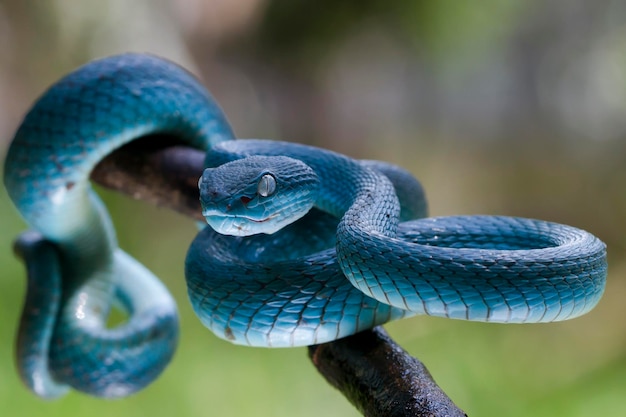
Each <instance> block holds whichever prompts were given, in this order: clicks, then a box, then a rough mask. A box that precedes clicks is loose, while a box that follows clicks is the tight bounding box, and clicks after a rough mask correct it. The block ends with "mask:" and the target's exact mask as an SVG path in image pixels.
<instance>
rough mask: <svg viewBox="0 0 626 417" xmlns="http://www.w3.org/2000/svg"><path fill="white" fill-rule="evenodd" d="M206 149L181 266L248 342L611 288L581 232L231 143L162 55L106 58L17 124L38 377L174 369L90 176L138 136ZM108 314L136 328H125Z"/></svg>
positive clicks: (53, 393)
mask: <svg viewBox="0 0 626 417" xmlns="http://www.w3.org/2000/svg"><path fill="white" fill-rule="evenodd" d="M155 135H168V136H169V137H173V138H176V141H177V142H178V143H182V144H185V145H187V146H190V147H194V148H197V149H200V150H203V151H205V152H206V161H205V166H206V170H205V172H204V173H203V174H202V177H201V178H200V180H199V187H200V196H201V204H202V209H203V214H204V215H205V217H206V219H207V222H208V224H209V226H208V227H204V228H203V229H202V230H201V231H200V232H199V234H198V235H197V237H196V238H195V240H194V242H193V243H192V245H191V247H190V248H189V251H188V254H187V259H186V265H185V276H186V280H187V285H188V292H189V298H190V300H191V303H192V306H193V308H194V310H195V312H196V313H197V315H198V316H199V318H200V320H201V321H202V323H203V324H204V325H205V326H207V327H208V328H209V329H211V330H212V331H213V332H214V333H215V334H216V335H217V336H219V337H221V338H224V339H227V340H229V341H231V342H234V343H238V344H246V345H251V346H268V347H287V346H302V345H310V344H317V343H323V342H327V341H331V340H334V339H337V338H341V337H344V336H347V335H350V334H354V333H356V332H358V331H361V330H364V329H368V328H371V327H373V326H375V325H378V324H382V323H386V322H388V321H390V320H394V319H398V318H402V317H407V316H410V315H414V314H428V315H433V316H441V317H449V318H456V319H465V320H476V321H487V322H511V323H530V322H547V321H555V320H565V319H569V318H573V317H576V316H579V315H581V314H584V313H586V312H587V311H589V310H590V309H591V308H593V307H594V306H595V305H596V304H597V302H598V300H599V299H600V297H601V295H602V293H603V291H604V285H605V280H606V268H607V267H606V250H605V245H604V244H603V243H602V242H601V241H600V240H598V239H597V238H596V237H594V236H593V235H591V234H589V233H587V232H585V231H582V230H580V229H576V228H573V227H569V226H565V225H560V224H555V223H550V222H544V221H539V220H531V219H523V218H514V217H502V216H451V217H438V218H437V217H435V218H427V217H426V200H425V198H424V193H423V190H422V188H421V185H420V183H419V182H418V181H417V180H416V179H414V178H413V177H412V176H411V175H410V174H409V173H408V172H406V171H404V170H403V169H401V168H399V167H396V166H394V165H391V164H387V163H383V162H376V161H357V160H354V159H351V158H349V157H347V156H344V155H340V154H338V153H335V152H331V151H328V150H323V149H319V148H314V147H311V146H305V145H300V144H294V143H286V142H279V141H266V140H252V139H250V140H235V136H234V134H233V132H232V130H231V127H230V125H229V124H228V122H227V120H226V117H225V116H224V114H223V113H222V111H221V110H220V108H219V107H218V106H217V105H216V103H215V101H214V100H213V98H212V97H211V96H210V95H209V93H208V92H207V91H206V90H205V89H204V87H203V86H202V85H201V84H200V83H199V82H198V81H197V80H196V78H194V77H193V76H192V75H191V74H189V73H188V72H186V71H185V70H184V69H182V68H181V67H179V66H177V65H175V64H173V63H171V62H169V61H166V60H163V59H161V58H157V57H154V56H150V55H142V54H125V55H119V56H113V57H108V58H104V59H100V60H97V61H93V62H91V63H88V64H87V65H85V66H83V67H81V68H79V69H77V70H76V71H74V72H72V73H70V74H69V75H67V76H66V77H64V78H62V79H61V80H60V81H58V82H57V83H55V84H54V85H53V86H52V87H51V88H50V89H49V90H48V91H46V92H45V93H44V94H43V95H42V96H41V97H40V98H39V99H38V100H37V101H36V102H35V104H34V105H33V107H32V109H31V110H30V111H29V112H28V114H27V115H26V116H25V118H24V120H23V122H22V124H21V125H20V127H19V128H18V130H17V133H16V134H15V137H14V139H13V141H12V142H11V145H10V147H9V150H8V153H7V155H6V160H5V164H4V184H5V187H6V189H7V192H8V194H9V196H10V198H11V200H12V201H13V203H14V205H15V206H16V208H17V209H18V211H19V212H20V214H21V215H22V217H23V218H24V220H25V221H26V223H27V224H28V225H29V227H30V229H31V230H29V231H27V232H24V233H23V234H22V235H21V236H20V237H19V238H18V239H17V241H16V244H15V248H16V253H17V254H18V255H19V256H20V257H21V258H22V259H23V260H24V262H25V264H26V268H27V274H28V289H27V295H26V301H25V305H24V310H23V313H22V318H21V321H20V327H19V331H18V340H17V354H16V356H17V364H18V370H19V373H20V375H21V377H22V379H23V380H24V382H25V383H26V385H27V386H28V387H29V388H30V389H31V390H33V391H34V392H35V393H36V394H38V395H40V396H42V397H49V398H52V397H57V396H59V395H61V394H63V393H65V392H66V391H67V390H68V389H70V388H73V389H76V390H79V391H82V392H85V393H88V394H92V395H96V396H102V397H122V396H126V395H129V394H131V393H133V392H136V391H137V390H139V389H141V388H143V387H145V386H146V385H147V384H149V383H150V382H151V381H152V380H154V379H155V378H156V377H157V376H158V375H159V374H160V372H161V371H162V370H163V369H164V367H165V366H166V365H167V363H168V362H169V360H170V358H171V357H172V355H173V352H174V350H175V347H176V343H177V340H178V317H177V310H176V305H175V303H174V301H173V300H172V298H171V296H170V295H169V293H168V291H167V289H166V288H165V287H164V286H163V285H162V284H161V283H160V281H159V280H158V279H157V278H156V277H155V276H154V275H152V274H151V273H150V271H148V270H147V269H146V268H145V267H143V266H142V265H140V264H139V263H138V262H137V261H135V260H134V259H133V258H132V257H130V256H129V255H127V254H126V253H124V252H123V251H122V250H121V249H120V248H118V245H117V242H116V237H115V231H114V229H113V226H112V223H111V220H110V218H109V216H108V214H107V212H106V209H105V208H104V206H103V204H102V203H101V201H100V200H99V198H98V197H97V196H96V195H95V193H94V192H93V191H92V190H91V188H90V185H89V175H90V172H91V170H92V169H93V168H94V166H95V165H96V164H97V163H98V162H99V161H101V160H102V159H103V158H104V157H105V156H106V155H108V154H109V153H110V152H112V151H113V150H115V149H117V148H119V147H121V146H123V145H124V144H127V143H129V142H131V141H133V140H136V139H138V138H144V140H149V138H150V137H153V136H155ZM112 308H119V309H121V310H123V311H125V312H126V313H127V314H128V320H127V321H125V322H124V323H122V324H119V325H117V326H115V327H112V328H110V327H109V326H107V317H108V315H109V313H110V311H111V309H112Z"/></svg>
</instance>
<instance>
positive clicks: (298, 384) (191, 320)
mask: <svg viewBox="0 0 626 417" xmlns="http://www.w3.org/2000/svg"><path fill="white" fill-rule="evenodd" d="M125 51H138V52H151V53H155V54H158V55H161V56H164V57H167V58H170V59H172V60H175V61H176V62H178V63H180V64H182V65H184V66H185V67H187V68H189V69H190V70H191V71H193V72H194V73H195V74H197V75H198V76H199V77H201V79H202V80H203V81H204V82H205V83H206V85H207V86H208V88H209V89H210V90H211V91H212V93H213V94H214V96H215V97H216V98H217V99H218V101H219V102H220V103H221V105H222V107H223V108H224V110H225V112H226V114H227V115H228V116H229V118H230V120H231V122H232V124H233V126H234V128H235V131H236V132H237V134H238V136H239V137H242V138H246V137H259V138H271V139H280V140H287V141H294V142H301V143H309V144H314V145H319V146H324V147H327V148H330V149H333V150H336V151H339V152H343V153H346V154H349V155H351V156H353V157H358V158H376V159H383V160H386V161H389V162H393V163H396V164H399V165H402V166H404V167H406V168H407V169H409V170H410V171H412V172H413V173H414V174H415V175H416V176H417V177H418V178H420V179H421V180H422V182H423V184H424V186H425V188H426V190H427V193H428V196H429V201H430V208H431V214H432V215H437V216H439V215H451V214H478V213H481V214H502V215H515V216H525V217H536V218H541V219H545V220H551V221H556V222H560V223H566V224H571V225H573V226H577V227H580V228H584V229H587V230H589V231H591V232H592V233H594V234H596V235H597V236H599V237H600V238H601V239H603V240H604V241H605V242H606V243H607V245H608V248H609V265H610V268H609V277H608V284H607V289H606V294H605V296H604V298H603V300H602V301H601V303H600V304H599V306H598V307H597V308H596V309H595V310H594V311H593V312H591V313H590V314H588V315H587V316H584V317H582V318H579V319H576V320H573V321H569V322H564V323H554V324H545V325H485V324H479V323H466V322H460V321H453V320H444V319H435V318H430V317H417V318H413V319H408V320H404V321H401V322H396V323H391V324H389V325H387V326H386V327H387V329H388V331H389V332H390V333H391V335H392V336H393V337H394V338H395V340H396V341H398V342H399V343H400V344H401V345H402V346H403V347H404V348H406V349H407V350H408V351H409V352H410V353H411V354H413V355H415V356H417V357H418V358H420V359H421V360H422V361H423V362H424V363H425V364H426V365H427V366H428V367H429V369H430V370H431V372H432V373H433V375H434V377H435V379H436V381H437V382H438V383H439V384H440V385H441V386H442V388H443V389H444V390H445V391H446V392H447V393H448V394H449V395H450V396H451V398H452V399H453V400H454V401H455V402H456V403H457V404H458V405H459V406H460V407H461V408H463V409H464V410H465V411H466V412H468V413H469V415H473V416H505V415H506V416H528V415H533V416H564V415H567V416H591V415H593V416H624V415H626V320H625V317H626V301H625V300H626V263H625V262H624V254H625V253H626V239H625V238H624V235H625V234H626V192H624V188H625V185H626V164H625V162H626V3H625V2H622V1H619V0H614V1H611V0H595V1H593V2H591V1H585V0H546V1H542V0H524V1H521V0H520V1H509V0H502V1H500V0H484V1H481V2H463V1H454V0H438V1H426V0H405V1H395V2H388V1H386V0H344V1H341V2H337V1H333V0H299V1H287V0H134V1H132V2H130V1H124V0H107V1H95V0H82V1H77V0H49V1H39V0H0V155H2V154H4V152H5V150H6V147H7V146H8V143H9V141H10V140H11V137H12V135H13V133H14V131H15V129H16V128H17V126H18V124H19V123H20V120H21V117H22V116H23V115H24V113H25V112H26V111H27V109H28V108H29V106H30V105H31V104H32V102H33V101H34V100H35V99H36V97H37V96H38V95H39V94H41V92H42V91H43V90H44V89H45V88H46V87H47V86H49V85H50V84H51V83H53V82H54V81H55V80H57V79H58V78H59V77H61V76H62V75H63V74H65V73H67V72H68V71H70V70H72V69H74V68H75V67H77V66H78V65H81V64H83V63H85V62H86V61H88V60H90V59H93V58H96V57H101V56H104V55H110V54H115V53H120V52H125ZM102 195H103V196H104V198H105V200H106V202H107V204H108V205H109V207H110V210H111V212H112V214H113V216H114V220H115V223H116V226H117V230H118V233H119V240H120V243H121V246H122V247H123V248H124V249H126V250H127V251H128V252H130V253H131V254H133V255H134V256H136V257H137V258H138V259H139V260H140V261H142V262H143V263H144V264H146V265H147V266H148V267H149V268H151V269H152V270H153V271H154V272H156V274H157V275H158V276H160V277H162V278H163V280H164V281H165V282H166V284H167V285H168V287H169V288H170V289H171V291H172V292H173V293H174V295H175V297H176V299H177V300H178V303H179V306H180V311H181V316H182V317H181V322H182V340H181V343H180V347H179V350H178V353H177V355H176V357H175V359H174V360H173V362H172V364H171V365H170V367H169V368H168V369H167V370H166V372H165V373H164V374H163V375H162V376H161V377H160V378H159V379H158V381H157V382H155V383H154V384H153V385H151V386H150V387H149V388H147V389H146V390H145V391H143V392H141V393H139V394H137V395H135V396H132V397H130V398H128V399H123V400H116V401H104V400H98V399H93V398H89V397H86V396H84V395H81V394H77V393H71V394H69V395H68V396H66V397H64V398H62V399H60V400H56V401H52V402H46V401H43V400H40V399H38V398H36V397H34V396H33V395H31V394H30V393H29V392H28V391H27V390H26V389H25V388H24V387H23V386H22V384H21V383H20V381H19V380H18V378H17V376H16V372H15V369H14V364H13V338H14V334H15V330H16V325H17V320H18V315H19V311H20V308H21V303H22V297H23V295H24V290H25V280H24V270H23V267H22V265H21V264H20V263H19V262H18V261H17V260H16V259H15V257H14V256H13V254H12V251H11V242H12V240H13V238H14V237H15V236H16V235H17V234H18V233H19V232H20V231H21V230H23V229H24V228H25V225H24V224H23V222H22V221H21V220H20V218H19V216H18V215H17V213H16V212H15V210H14V209H13V207H12V206H11V205H10V203H9V201H8V198H7V196H6V193H5V191H4V190H0V270H1V271H2V279H0V415H2V416H26V415H28V416H32V417H36V416H48V417H53V416H64V417H66V416H74V415H85V416H100V415H102V416H105V415H106V416H111V415H115V416H118V417H125V416H138V415H152V416H155V417H156V416H171V415H177V416H188V417H196V416H198V417H200V416H211V415H223V416H244V415H255V416H265V415H267V416H320V415H323V416H327V417H331V416H357V415H358V413H357V412H356V411H355V410H354V408H353V407H352V406H351V405H350V404H349V403H347V401H346V400H345V399H344V398H343V397H342V396H341V395H340V394H339V393H337V392H336V391H334V389H333V388H331V387H330V386H329V385H327V384H326V382H325V381H324V380H323V379H322V377H321V376H319V375H318V374H317V373H316V371H315V369H314V368H313V366H312V365H311V364H310V363H309V361H308V360H307V357H306V350H305V349H304V348H302V349H287V350H269V349H252V348H243V347H236V346H232V345H230V344H228V343H226V342H224V341H221V340H219V339H217V338H216V337H214V336H213V335H212V334H210V332H209V331H207V330H205V329H204V328H203V327H202V326H201V324H200V323H199V321H198V320H197V319H196V318H195V316H194V315H193V313H192V311H191V309H190V306H189V303H188V301H187V297H186V289H185V283H184V278H183V259H184V256H185V251H186V247H187V245H188V244H189V242H190V241H191V239H192V237H193V236H194V234H195V232H196V230H195V225H194V224H193V223H192V222H190V221H189V220H187V219H184V218H182V217H181V216H179V215H177V214H172V213H170V212H168V211H166V210H164V209H159V208H154V207H150V206H148V205H146V204H143V203H140V202H134V201H130V200H128V199H126V198H124V197H120V196H117V195H114V194H112V193H109V192H104V191H103V192H102Z"/></svg>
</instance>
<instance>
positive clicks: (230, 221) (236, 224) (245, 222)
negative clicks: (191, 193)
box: [202, 210, 282, 236]
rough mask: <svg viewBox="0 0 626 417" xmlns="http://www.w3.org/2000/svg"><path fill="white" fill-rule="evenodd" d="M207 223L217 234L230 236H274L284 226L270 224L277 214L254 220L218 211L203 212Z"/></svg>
mask: <svg viewBox="0 0 626 417" xmlns="http://www.w3.org/2000/svg"><path fill="white" fill-rule="evenodd" d="M202 214H203V216H204V218H205V219H206V222H207V223H208V224H209V226H211V227H212V228H213V230H215V231H216V232H218V233H220V234H223V235H230V236H251V235H257V234H261V233H265V234H272V233H274V232H276V231H277V230H278V229H280V228H281V227H282V226H280V225H279V224H276V223H275V222H270V220H272V219H273V218H275V217H276V214H274V215H270V216H267V217H263V218H254V217H250V216H245V215H241V214H226V213H224V212H221V211H217V210H205V211H203V212H202Z"/></svg>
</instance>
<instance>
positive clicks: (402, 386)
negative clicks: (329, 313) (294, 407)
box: [309, 327, 466, 417]
mask: <svg viewBox="0 0 626 417" xmlns="http://www.w3.org/2000/svg"><path fill="white" fill-rule="evenodd" d="M309 357H310V358H311V360H312V361H313V364H314V365H315V367H316V368H317V370H318V371H319V372H320V373H321V374H322V375H324V377H325V378H326V380H327V381H328V382H329V383H330V384H331V385H333V386H334V387H335V388H337V389H338V390H339V391H341V392H342V393H343V395H344V396H345V397H346V398H347V399H348V400H350V402H351V403H352V404H353V405H354V406H355V407H356V408H357V409H359V411H361V412H362V413H363V415H365V416H366V417H369V416H419V417H426V416H428V417H432V416H466V414H465V413H464V412H463V411H461V410H460V409H459V408H458V407H457V406H456V405H454V403H453V402H452V400H450V398H448V396H447V395H446V394H445V393H444V392H443V391H442V390H441V388H439V387H438V386H437V384H436V383H435V381H434V380H433V378H432V376H431V375H430V373H429V372H428V369H426V367H425V366H424V364H423V363H422V362H420V361H419V360H417V359H415V358H414V357H412V356H411V355H409V354H408V353H407V352H406V351H404V350H403V349H402V348H401V347H400V346H398V344H397V343H395V342H394V341H393V340H392V339H391V338H390V337H389V335H388V334H387V332H385V331H384V330H383V328H382V327H376V328H374V329H373V330H370V331H366V332H361V333H358V334H355V335H354V336H350V337H346V338H344V339H340V340H336V341H334V342H332V343H325V344H323V345H316V346H310V347H309Z"/></svg>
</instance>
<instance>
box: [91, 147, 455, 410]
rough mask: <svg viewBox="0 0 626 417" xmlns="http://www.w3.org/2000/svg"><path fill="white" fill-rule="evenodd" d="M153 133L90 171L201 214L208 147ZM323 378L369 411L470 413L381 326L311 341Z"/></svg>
mask: <svg viewBox="0 0 626 417" xmlns="http://www.w3.org/2000/svg"><path fill="white" fill-rule="evenodd" d="M173 143H175V141H174V140H173V138H169V137H164V136H161V137H151V138H150V140H138V141H135V142H132V143H131V144H129V145H126V146H124V147H122V148H120V149H118V150H117V151H115V152H114V153H112V154H111V155H109V156H108V157H106V158H105V159H104V160H103V161H102V162H100V164H98V166H97V167H96V168H95V169H94V171H93V172H92V174H91V178H92V180H93V181H95V182H96V183H98V184H100V185H102V186H104V187H106V188H109V189H112V190H116V191H119V192H121V193H123V194H127V195H129V196H131V197H133V198H135V199H140V200H144V201H148V202H150V203H153V204H156V205H159V206H162V207H167V208H170V209H172V210H175V211H178V212H180V213H182V214H185V215H187V216H189V217H192V218H194V219H196V220H203V218H202V214H201V210H200V203H199V194H198V186H197V184H198V178H199V177H200V175H201V174H202V169H203V160H204V154H203V153H202V152H200V151H197V150H194V149H191V148H188V147H184V146H177V145H173ZM309 357H310V359H311V361H312V362H313V365H314V366H315V367H316V368H317V370H318V371H319V372H320V373H321V374H322V375H323V376H324V377H325V378H326V380H327V381H328V382H329V383H330V384H331V385H333V386H334V387H335V388H337V389H338V390H339V391H341V392H342V394H343V395H344V396H345V397H346V398H347V399H348V400H349V401H350V402H351V403H352V404H353V405H354V406H355V407H356V408H357V409H358V410H359V411H361V412H362V413H363V414H364V415H365V416H367V417H375V416H386V417H389V416H429V417H438V416H466V414H465V413H464V412H463V411H461V410H460V409H459V408H458V407H457V406H456V405H455V404H454V403H453V402H452V400H450V398H448V397H447V396H446V395H445V393H444V392H443V391H442V390H441V389H440V388H439V387H438V386H437V384H436V383H435V381H434V380H433V378H432V376H431V375H430V373H429V372H428V370H427V369H426V367H425V366H424V365H423V364H422V363H421V362H420V361H419V360H417V359H415V358H413V357H412V356H410V355H409V354H408V353H407V352H406V351H404V350H403V349H402V348H401V347H400V346H398V345H397V344H396V343H395V342H394V341H393V340H392V339H391V338H390V337H389V336H388V335H387V333H386V332H385V331H384V330H383V329H382V328H380V327H378V328H375V329H373V330H369V331H364V332H361V333H359V334H356V335H353V336H349V337H346V338H344V339H340V340H336V341H334V342H331V343H325V344H322V345H316V346H310V347H309Z"/></svg>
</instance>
